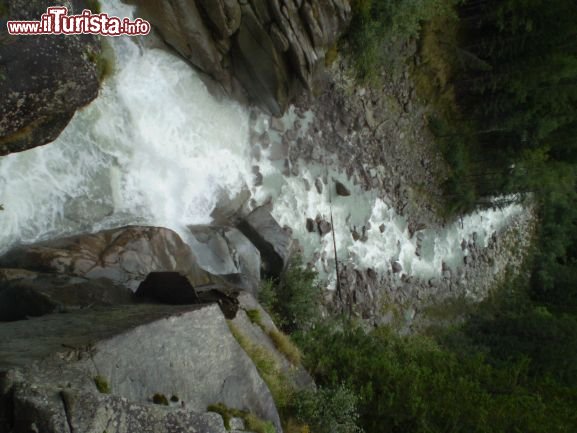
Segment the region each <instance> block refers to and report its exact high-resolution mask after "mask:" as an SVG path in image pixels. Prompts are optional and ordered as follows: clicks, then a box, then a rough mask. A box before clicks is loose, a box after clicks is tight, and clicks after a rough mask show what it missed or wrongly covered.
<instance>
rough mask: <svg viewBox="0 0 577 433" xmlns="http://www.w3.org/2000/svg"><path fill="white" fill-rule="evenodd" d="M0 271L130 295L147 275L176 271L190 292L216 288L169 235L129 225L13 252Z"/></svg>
mask: <svg viewBox="0 0 577 433" xmlns="http://www.w3.org/2000/svg"><path fill="white" fill-rule="evenodd" d="M0 266H1V267H5V268H22V269H29V270H34V271H38V272H51V273H60V274H67V275H74V276H80V277H85V278H89V279H96V278H107V279H109V280H111V281H114V282H115V283H117V284H121V285H124V286H126V287H128V288H130V289H131V290H133V291H135V290H136V289H137V287H138V285H139V284H140V283H141V282H142V281H143V280H144V279H145V278H146V277H147V276H148V274H149V273H150V272H155V271H156V272H157V271H168V272H180V273H182V274H183V275H185V276H186V277H187V278H188V279H189V281H190V282H191V284H192V285H193V286H194V287H197V286H203V285H215V284H222V283H221V282H220V280H218V279H215V278H214V277H213V276H211V275H210V274H209V273H208V272H206V271H204V270H203V269H201V268H200V267H199V266H198V264H197V263H196V261H195V259H194V256H193V254H192V251H191V250H190V247H189V246H188V245H186V244H185V243H184V242H183V241H182V239H181V238H180V236H179V235H178V234H176V233H175V232H173V231H172V230H169V229H165V228H160V227H138V226H130V227H124V228H120V229H113V230H105V231H102V232H99V233H95V234H86V235H79V236H72V237H67V238H62V239H57V240H52V241H47V242H41V243H37V244H34V245H27V246H21V247H17V248H15V249H13V250H11V251H9V252H8V253H6V254H5V255H4V256H2V257H0Z"/></svg>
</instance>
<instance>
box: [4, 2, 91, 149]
mask: <svg viewBox="0 0 577 433" xmlns="http://www.w3.org/2000/svg"><path fill="white" fill-rule="evenodd" d="M83 3H84V2H78V1H61V2H58V4H59V5H63V6H67V7H68V9H69V11H71V13H81V12H82V7H83V6H84V4H83ZM3 4H4V5H6V6H7V8H8V14H7V17H9V18H10V19H12V20H38V19H39V18H40V16H41V15H42V14H43V13H46V9H47V7H48V6H53V5H54V4H55V2H53V1H48V0H32V1H31V0H8V1H5V2H3ZM2 18H3V17H2ZM1 32H2V33H1V34H0V38H2V40H3V41H2V43H1V44H0V63H1V65H2V66H1V68H0V95H2V103H1V104H0V156H1V155H6V154H9V153H12V152H20V151H23V150H26V149H29V148H32V147H35V146H40V145H43V144H46V143H49V142H50V141H53V140H55V139H56V138H57V137H58V135H59V134H60V132H62V130H63V129H64V127H65V126H66V125H67V124H68V122H69V121H70V119H71V118H72V116H73V115H74V113H75V111H76V110H77V109H78V108H80V107H83V106H84V105H86V104H88V103H89V102H90V101H92V100H93V99H94V98H95V97H96V96H97V94H98V88H99V77H98V72H97V67H96V65H95V59H96V58H97V57H98V56H99V55H100V44H99V41H98V39H97V38H96V37H94V36H90V35H82V36H65V35H61V36H55V35H48V36H10V35H8V34H6V33H5V32H6V28H5V27H4V28H3V29H2V30H1Z"/></svg>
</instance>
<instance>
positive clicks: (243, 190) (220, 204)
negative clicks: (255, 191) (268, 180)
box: [210, 166, 262, 225]
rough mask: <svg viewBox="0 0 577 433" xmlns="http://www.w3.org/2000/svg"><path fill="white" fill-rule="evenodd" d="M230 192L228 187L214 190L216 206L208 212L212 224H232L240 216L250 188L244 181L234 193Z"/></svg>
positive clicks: (249, 194)
mask: <svg viewBox="0 0 577 433" xmlns="http://www.w3.org/2000/svg"><path fill="white" fill-rule="evenodd" d="M255 167H256V166H255ZM253 173H254V171H253ZM256 177H257V176H256V175H255V180H256ZM261 177H262V175H261ZM231 193H232V191H230V190H228V189H227V190H225V189H219V190H218V191H217V192H216V199H215V202H216V206H215V208H214V209H213V211H212V212H211V213H210V216H211V217H212V220H213V222H214V224H217V225H228V224H233V225H234V224H235V223H236V222H237V220H238V219H239V218H240V214H241V213H242V210H243V209H244V208H245V206H246V204H247V202H248V201H249V199H250V197H251V192H250V189H249V188H248V185H246V184H244V183H243V184H242V185H241V186H240V188H239V189H238V191H237V192H236V193H232V194H231Z"/></svg>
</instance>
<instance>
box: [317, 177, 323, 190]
mask: <svg viewBox="0 0 577 433" xmlns="http://www.w3.org/2000/svg"><path fill="white" fill-rule="evenodd" d="M315 188H316V189H317V192H318V193H319V194H322V193H323V181H322V180H321V178H319V177H317V178H316V179H315Z"/></svg>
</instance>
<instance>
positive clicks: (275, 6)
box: [129, 0, 351, 116]
mask: <svg viewBox="0 0 577 433" xmlns="http://www.w3.org/2000/svg"><path fill="white" fill-rule="evenodd" d="M129 2H130V3H134V4H137V5H138V7H139V11H138V12H137V14H138V15H139V16H141V17H143V18H145V19H148V20H149V21H151V23H152V25H153V26H154V27H155V28H156V29H157V31H158V32H159V33H160V34H161V35H162V37H163V39H164V40H165V41H166V43H167V44H168V45H170V46H171V47H172V48H174V49H175V50H176V51H177V52H178V53H179V54H180V55H182V56H183V57H184V58H186V59H188V60H189V61H190V62H191V63H192V64H193V65H194V66H196V67H197V68H199V69H200V70H201V71H203V72H205V73H207V74H208V75H209V76H210V77H211V78H213V79H214V80H216V81H217V82H218V83H220V85H221V86H222V88H224V90H225V91H226V92H227V93H229V94H230V95H232V96H234V97H236V98H237V99H240V100H245V99H246V97H247V96H248V99H249V100H250V101H252V102H254V103H256V104H257V105H258V106H259V107H260V108H261V109H264V110H265V111H267V112H269V113H270V114H272V115H275V116H281V115H282V114H283V113H284V112H285V111H286V108H287V107H288V103H289V102H290V100H291V98H294V97H295V96H297V95H298V93H299V90H300V89H301V88H302V87H304V88H306V89H311V88H312V85H313V81H314V77H315V72H317V71H320V70H322V68H323V67H324V64H323V60H324V52H325V50H326V49H327V48H328V47H330V46H332V45H334V43H335V42H336V41H337V39H338V38H339V36H340V35H341V33H342V32H343V31H344V30H345V29H346V28H347V26H348V24H349V21H350V18H351V10H350V6H349V4H348V2H345V1H343V0H331V1H318V0H308V1H301V0H298V1H296V2H295V1H293V0H291V1H285V0H283V1H280V0H271V1H265V0H242V1H237V0H214V1H213V0H198V1H194V0H167V1H164V2H157V1H154V0H130V1H129ZM239 84H240V86H238V85H239Z"/></svg>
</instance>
